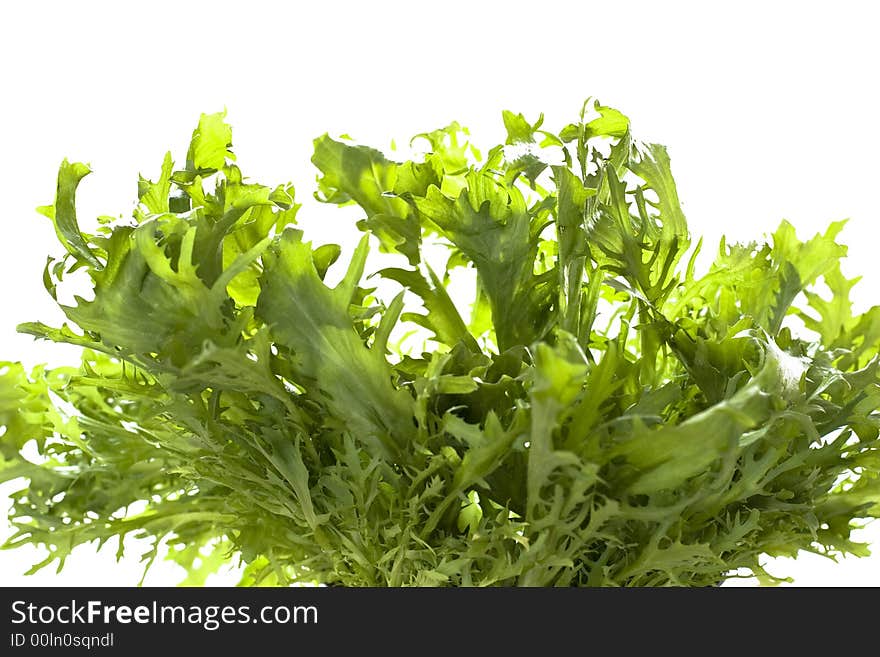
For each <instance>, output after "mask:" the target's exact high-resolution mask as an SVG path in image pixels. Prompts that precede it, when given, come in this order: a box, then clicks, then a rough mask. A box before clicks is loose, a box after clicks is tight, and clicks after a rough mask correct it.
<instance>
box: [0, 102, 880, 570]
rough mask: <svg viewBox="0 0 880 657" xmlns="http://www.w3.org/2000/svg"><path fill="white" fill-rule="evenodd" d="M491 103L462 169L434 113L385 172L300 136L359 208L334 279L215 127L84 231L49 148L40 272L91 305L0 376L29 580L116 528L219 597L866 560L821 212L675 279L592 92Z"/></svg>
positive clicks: (862, 498) (855, 355)
mask: <svg viewBox="0 0 880 657" xmlns="http://www.w3.org/2000/svg"><path fill="white" fill-rule="evenodd" d="M503 118H504V125H505V127H506V130H507V139H506V141H505V143H504V144H501V145H498V146H496V147H494V148H492V149H490V150H488V152H486V154H485V157H482V156H481V155H480V153H479V152H478V151H477V149H476V148H475V147H473V146H472V145H471V144H470V143H469V137H468V133H467V131H465V130H464V129H462V128H461V127H460V126H459V125H458V124H452V125H450V126H449V127H447V128H444V129H441V130H436V131H434V132H429V133H426V134H423V135H419V136H418V138H417V141H416V142H414V143H417V144H421V145H422V146H423V147H424V148H425V150H427V152H426V153H424V154H422V155H420V156H418V157H415V158H414V159H412V160H408V161H392V160H390V159H388V158H386V156H385V155H383V154H382V153H381V152H379V151H377V150H374V149H372V148H367V147H365V146H360V145H354V144H352V143H350V142H349V141H347V140H344V141H339V140H335V139H332V138H330V137H328V136H326V135H325V136H323V137H320V138H318V139H317V140H315V151H314V155H313V157H312V162H313V163H314V164H315V166H316V167H317V168H318V169H319V170H320V176H319V180H318V183H319V192H318V198H319V200H322V201H325V202H327V203H331V204H339V205H343V204H356V205H357V206H359V209H358V214H359V215H360V216H361V217H362V219H361V220H360V221H359V223H358V224H357V226H358V228H359V229H360V230H361V231H363V232H364V233H365V235H364V237H363V239H362V240H361V242H360V244H359V246H358V247H357V249H355V250H354V253H353V255H351V257H350V259H349V262H348V264H347V265H343V266H342V267H343V269H344V270H345V271H344V274H342V272H341V271H339V270H338V267H339V265H336V266H334V263H335V261H336V260H337V259H339V257H340V251H341V249H340V247H338V246H337V245H334V244H325V245H320V246H315V245H313V244H311V243H310V242H309V241H307V240H306V239H305V237H304V235H303V232H302V231H301V230H300V229H298V228H296V215H297V210H298V207H299V206H298V205H297V204H296V203H295V201H294V192H293V188H292V187H291V186H290V185H282V186H278V187H274V188H272V187H266V186H263V185H259V184H255V183H251V182H248V181H247V180H246V179H245V178H243V176H242V173H241V171H240V169H239V167H238V166H237V165H236V164H235V158H234V156H233V154H232V153H231V152H230V150H229V149H230V147H231V130H230V128H229V126H228V125H226V124H225V122H224V117H223V115H221V114H214V115H204V116H202V117H201V120H200V122H199V125H198V128H197V129H196V130H195V132H194V133H193V138H192V143H191V145H190V147H189V151H188V153H187V156H186V165H185V166H184V167H183V168H180V169H175V168H174V164H173V162H172V160H171V156H170V154H169V155H168V156H167V157H166V159H165V161H164V163H163V165H162V169H161V172H160V173H159V176H158V179H157V180H156V181H155V182H153V181H150V180H147V179H143V178H142V179H141V180H140V181H139V184H138V195H139V199H140V200H139V204H138V206H137V209H136V210H135V212H134V217H133V221H130V222H125V221H121V220H108V219H103V220H102V223H101V224H100V226H99V228H98V229H97V231H96V232H95V234H85V233H83V232H82V231H81V229H80V228H79V226H78V224H77V219H76V213H75V203H74V195H75V192H76V189H77V186H78V184H79V183H80V181H81V180H82V178H83V177H84V176H85V175H86V174H88V173H89V169H88V167H86V166H85V165H83V164H78V163H74V164H71V163H68V162H66V161H65V162H64V163H63V164H62V166H61V169H60V171H59V174H58V187H57V196H56V199H55V204H54V205H53V206H49V207H46V208H41V212H42V213H43V214H45V215H46V216H47V217H49V218H50V219H51V220H52V221H53V222H54V225H55V228H56V231H57V235H58V239H59V241H60V242H61V244H62V245H63V246H64V247H65V249H66V253H65V254H64V256H63V257H61V258H59V259H55V260H50V261H49V263H48V265H47V267H46V271H45V277H44V278H45V284H46V287H47V289H48V290H49V292H50V293H51V294H52V295H53V296H54V295H55V294H56V287H57V286H59V285H61V284H62V282H63V279H64V278H65V277H66V276H68V275H69V274H70V272H73V271H79V272H86V273H87V274H88V276H89V277H90V278H91V281H92V283H93V295H92V296H91V298H90V299H88V300H87V299H85V298H82V297H77V298H76V305H72V306H67V305H62V308H63V311H64V313H65V314H66V316H67V318H68V319H69V320H70V324H65V325H64V326H62V327H60V328H52V327H49V326H46V325H44V324H41V323H28V324H23V325H21V327H20V330H22V331H24V332H26V333H29V334H32V335H34V336H37V337H38V338H41V339H46V340H53V341H57V342H65V343H71V344H74V345H79V346H81V347H82V349H83V351H82V363H81V364H80V365H79V366H78V367H60V368H53V369H47V368H45V367H37V368H36V369H35V370H34V371H32V372H30V373H27V372H26V371H25V369H24V368H23V367H22V365H20V364H18V363H14V362H6V363H0V366H2V369H0V375H2V376H0V424H2V431H3V433H2V437H0V481H6V480H11V479H18V478H23V479H20V481H24V482H26V485H24V484H23V487H22V488H21V490H19V491H17V492H15V493H14V494H13V495H12V502H13V507H12V511H11V521H12V523H13V526H14V535H13V536H12V537H11V539H10V540H9V541H8V544H7V547H11V548H14V547H16V546H20V545H26V544H35V545H38V546H42V547H44V548H46V549H47V550H48V557H47V558H46V560H45V561H43V562H42V563H40V564H37V565H36V566H35V567H34V570H36V569H38V568H40V567H43V566H45V565H47V564H50V563H53V562H55V561H57V562H58V565H59V568H60V566H61V565H62V564H63V563H64V560H65V558H66V557H67V556H68V555H69V553H70V551H71V549H72V548H73V547H75V546H77V545H79V544H83V543H88V542H92V541H97V542H98V543H99V544H103V543H104V542H106V541H109V540H110V539H115V538H119V539H122V538H124V537H126V536H127V535H129V534H130V535H133V536H139V537H145V538H148V539H151V541H152V543H151V545H152V550H150V551H149V552H148V553H147V554H145V555H144V556H143V558H144V560H145V562H146V564H147V567H148V566H149V564H150V563H152V562H153V560H154V559H155V558H156V556H157V555H161V554H164V553H165V548H166V547H167V556H168V558H170V559H173V560H175V561H176V562H178V563H179V564H181V565H182V566H184V567H185V568H186V569H187V571H188V573H189V576H188V579H187V580H186V581H187V582H188V583H194V584H198V583H203V582H204V581H205V577H206V576H207V575H208V574H210V573H211V572H213V571H214V570H216V569H217V568H218V567H219V566H220V565H222V564H224V563H226V562H228V561H236V560H237V561H239V562H240V563H242V564H244V565H245V568H244V571H243V572H244V575H243V579H242V583H243V584H288V583H291V582H295V581H307V582H324V583H328V584H339V585H346V586H360V585H370V586H376V585H378V586H385V585H387V586H405V585H417V586H423V585H451V586H470V585H479V586H483V585H541V586H544V585H552V586H594V585H624V586H643V585H684V586H704V585H710V584H716V583H718V582H719V581H722V580H723V579H725V577H729V576H732V575H735V574H738V575H746V574H754V575H757V576H759V577H761V578H762V579H763V580H764V581H774V579H775V578H774V577H773V576H772V575H770V574H769V573H767V572H766V571H765V570H764V568H763V567H762V565H761V558H762V555H765V554H766V555H795V554H797V553H798V552H799V551H800V550H808V551H811V552H816V553H819V554H824V555H828V556H831V557H834V556H835V555H839V554H844V553H854V554H858V555H864V554H867V549H866V546H865V545H863V544H859V543H857V542H855V541H853V540H852V539H851V532H852V530H853V529H854V528H855V527H856V526H857V525H856V521H857V519H859V518H868V517H873V516H877V515H880V479H878V472H880V451H878V446H880V442H878V427H880V416H878V413H877V409H878V407H880V386H878V382H880V380H878V344H880V308H878V307H874V308H872V309H870V310H869V311H868V312H867V313H865V314H862V315H854V314H853V311H852V306H851V303H850V301H849V292H850V289H851V288H852V286H853V284H854V283H855V282H856V281H855V280H854V279H847V278H845V277H844V276H843V275H842V273H841V269H840V261H841V258H842V257H843V256H844V255H845V252H846V249H845V247H844V246H842V245H840V244H839V243H838V242H837V241H836V236H837V234H838V231H839V230H840V229H841V226H842V224H840V223H835V224H833V225H832V226H831V227H830V228H829V229H828V231H827V232H826V233H825V234H824V235H817V236H815V237H813V238H812V239H811V240H809V241H806V242H802V241H799V240H798V238H797V237H796V235H795V231H794V229H793V227H792V226H791V225H790V224H788V223H783V224H782V225H781V226H780V227H779V229H778V230H777V231H776V232H775V233H773V234H772V239H770V240H768V243H763V242H755V243H750V244H744V245H729V244H726V243H724V242H722V244H721V246H720V249H719V251H718V254H717V257H716V259H715V262H714V264H713V265H711V267H710V268H709V269H708V272H707V273H705V274H703V275H698V274H697V273H696V272H695V269H696V267H695V262H696V254H697V252H698V251H699V245H697V246H696V247H695V248H691V238H690V236H689V233H688V229H687V224H686V222H685V217H684V215H683V213H682V210H681V206H680V203H679V199H678V196H677V192H676V187H675V184H674V182H673V178H672V175H671V173H670V165H669V157H668V155H667V152H666V150H665V149H664V147H662V146H660V145H657V144H642V143H638V142H635V141H633V140H632V139H631V136H630V126H629V121H628V120H627V118H626V117H625V116H624V115H623V114H621V113H620V112H618V111H617V110H614V109H612V108H609V107H605V106H601V105H599V104H598V103H595V102H588V103H587V104H585V106H584V108H583V111H582V112H581V115H580V118H579V120H578V121H576V122H575V123H572V124H570V125H567V126H565V127H564V128H562V130H561V131H560V132H558V133H551V132H548V131H545V130H543V129H542V127H541V125H542V120H541V119H539V120H538V121H537V122H536V123H529V122H528V121H527V120H526V119H525V118H524V117H523V116H522V115H518V114H513V113H510V112H504V114H503ZM342 214H343V215H344V214H345V213H344V212H342ZM340 228H342V226H340ZM441 246H442V247H445V248H440V247H441ZM377 252H380V253H377ZM438 253H441V254H443V257H442V259H440V260H439V261H438V256H437V254H438ZM368 259H369V260H371V262H373V261H375V260H382V262H383V263H385V264H388V266H384V265H383V267H381V268H379V270H378V271H374V272H373V274H372V276H371V277H366V278H365V276H364V270H365V265H366V262H367V260H368ZM429 260H433V265H434V266H433V267H432V266H431V263H429ZM389 263H390V264H389ZM328 271H329V273H328ZM469 273H470V277H469V276H468V274H469ZM334 276H335V278H334ZM330 280H338V283H336V284H335V285H330V284H329V283H328V281H330ZM455 280H458V281H459V282H460V281H465V282H467V281H472V282H473V289H472V294H471V296H470V298H463V296H462V295H455V296H456V297H457V298H453V296H454V295H452V294H451V293H450V291H449V286H450V281H453V282H454V281H455ZM66 283H70V281H66ZM823 283H824V285H825V286H827V288H828V289H830V296H828V292H827V290H826V291H825V292H824V293H823V292H821V290H819V289H817V287H816V286H817V284H819V285H821V284H823ZM380 290H384V291H386V292H387V291H389V290H390V293H387V294H385V295H384V297H383V294H382V293H380ZM394 293H397V294H396V296H394V295H393V294H394ZM385 297H387V298H385ZM797 327H800V334H801V335H802V336H806V337H798V336H797V335H796V334H795V330H794V329H796V328H797ZM413 331H415V332H413ZM419 336H421V338H420V337H419ZM405 345H409V348H405ZM413 345H415V346H413ZM26 455H27V456H26ZM119 544H120V546H123V545H124V543H123V541H122V540H120V541H119ZM122 549H123V548H122V547H120V551H121V550H122Z"/></svg>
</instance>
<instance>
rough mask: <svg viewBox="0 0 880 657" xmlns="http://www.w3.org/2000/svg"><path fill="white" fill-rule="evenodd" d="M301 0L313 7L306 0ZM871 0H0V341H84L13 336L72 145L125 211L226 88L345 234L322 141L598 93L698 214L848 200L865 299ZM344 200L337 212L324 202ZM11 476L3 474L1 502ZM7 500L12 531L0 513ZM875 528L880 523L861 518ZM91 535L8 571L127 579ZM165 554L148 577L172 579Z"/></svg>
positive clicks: (97, 206) (484, 119) (490, 117)
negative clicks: (328, 185) (46, 213)
mask: <svg viewBox="0 0 880 657" xmlns="http://www.w3.org/2000/svg"><path fill="white" fill-rule="evenodd" d="M297 4H301V5H302V6H301V7H297V6H295V5H297ZM874 7H875V3H871V2H863V3H860V2H846V1H842V0H838V1H837V2H834V3H827V2H825V3H810V2H770V1H769V0H764V2H744V1H741V0H740V1H738V2H735V3H729V5H728V6H727V7H722V6H721V3H708V2H693V3H685V2H668V1H666V2H621V1H616V2H608V1H605V2H592V1H589V0H581V1H579V2H575V1H569V2H556V1H553V0H541V1H540V2H513V1H508V2H479V1H477V0H469V1H467V2H460V1H458V0H454V1H453V0H444V1H443V2H431V3H422V2H414V1H413V2H401V3H398V2H381V1H378V2H357V3H342V2H328V1H325V2H320V3H293V2H259V1H256V0H248V1H247V2H245V1H241V2H236V3H226V2H182V1H178V2H164V1H157V0H151V1H150V2H138V3H127V2H115V3H98V2H85V1H82V2H75V3H73V2H63V3H62V2H58V3H54V2H51V3H50V2H39V1H31V2H15V3H13V2H8V3H3V4H2V9H0V131H2V132H0V135H2V141H0V148H2V151H0V192H2V195H0V199H2V204H0V285H2V288H0V308H2V310H0V359H11V360H22V361H24V362H25V363H26V364H28V365H33V364H36V363H38V362H46V361H48V362H49V363H54V364H60V363H65V362H75V360H72V359H75V351H74V350H70V349H65V348H62V347H57V346H52V345H47V344H42V343H39V344H37V343H34V342H33V341H32V340H31V339H30V338H29V337H27V336H22V335H17V334H16V333H15V325H16V324H17V323H19V322H21V321H27V320H42V321H45V322H47V323H50V324H53V323H58V322H59V321H60V315H59V312H58V311H57V310H55V309H54V307H53V305H52V302H51V299H49V297H48V295H47V294H46V293H45V291H44V290H43V287H42V283H41V273H42V267H43V264H44V262H45V258H46V255H47V253H48V252H49V251H52V252H53V253H57V252H58V248H59V247H58V245H57V244H56V242H55V239H54V235H53V231H52V229H51V225H50V223H49V222H48V221H47V220H45V219H43V218H42V217H39V216H38V215H36V213H35V212H34V210H33V208H34V207H35V206H37V205H42V204H47V203H51V202H52V200H53V194H54V180H55V175H56V170H57V166H58V163H59V162H60V161H61V159H62V158H63V157H68V158H70V159H71V160H81V161H85V162H89V163H90V164H91V165H92V166H93V168H94V171H95V173H94V174H92V175H91V176H89V178H87V179H86V180H85V181H84V182H83V184H82V186H81V193H80V195H79V213H80V216H81V217H82V218H83V219H84V220H85V222H86V223H88V219H89V218H91V217H94V216H96V215H98V214H108V215H120V214H128V213H129V212H130V211H131V208H132V207H133V201H134V199H135V198H136V184H135V183H136V179H137V174H138V172H143V173H144V174H145V175H146V176H147V177H155V175H156V174H157V172H158V169H159V165H160V163H161V160H162V156H163V154H164V152H165V150H167V149H169V148H170V149H171V150H172V152H173V153H174V154H175V157H176V158H178V160H180V159H182V158H183V156H184V154H185V149H186V146H187V144H188V139H189V135H190V132H191V130H192V128H193V127H194V125H195V122H196V121H197V119H198V116H199V113H200V112H213V111H218V110H221V109H223V108H224V107H226V108H227V109H228V112H229V114H228V120H229V121H230V122H231V123H232V124H233V128H234V131H235V133H234V140H235V150H236V153H237V154H238V160H239V163H240V164H241V165H242V168H243V170H244V172H245V174H246V175H249V176H251V177H253V178H254V179H256V180H259V181H260V182H264V183H267V184H268V183H275V182H285V181H293V182H294V183H295V184H296V185H297V189H298V191H299V200H300V201H304V202H306V206H305V207H304V209H303V211H302V212H301V215H300V216H303V217H305V218H306V220H307V221H308V218H309V217H310V216H311V217H312V221H310V222H308V224H307V225H308V228H307V230H309V231H311V235H312V236H313V237H314V238H316V240H317V241H324V240H334V241H339V239H340V238H339V234H338V233H339V231H342V232H344V231H346V230H350V227H349V226H339V225H338V224H336V225H328V224H326V223H324V221H325V219H327V217H328V215H327V214H326V213H324V214H322V213H321V210H320V209H316V208H315V207H314V206H315V204H314V203H309V202H308V201H309V197H310V196H311V193H312V192H313V191H314V178H315V172H314V170H313V169H312V168H311V165H310V164H309V157H310V155H311V140H312V139H313V138H314V137H316V136H318V135H320V134H322V133H323V132H330V133H331V134H333V135H338V134H340V133H349V134H351V135H352V136H354V137H355V138H356V139H358V140H359V141H362V142H366V143H370V144H372V145H376V146H379V147H383V146H386V145H387V144H388V143H389V142H390V140H391V139H392V138H396V139H397V140H398V141H399V142H405V141H406V140H407V139H408V137H410V136H411V135H412V134H415V133H417V132H421V131H424V130H429V129H433V128H436V127H440V126H442V125H445V124H447V123H448V122H450V121H451V120H458V121H460V122H461V123H462V124H464V125H466V126H469V127H470V129H471V132H472V134H473V135H474V138H475V141H476V142H477V143H478V144H484V145H485V144H493V143H497V141H495V140H499V139H501V138H502V137H503V129H502V126H501V121H500V112H501V110H502V109H511V110H514V111H518V112H524V113H525V114H526V116H527V117H536V116H537V114H538V113H539V112H542V111H543V112H544V113H545V114H546V115H547V121H546V124H545V125H546V126H547V127H548V128H550V129H558V128H560V127H561V126H562V125H564V124H565V123H567V122H569V121H571V120H573V119H574V118H575V117H576V114H577V112H578V110H579V108H580V104H581V102H582V101H583V99H584V98H585V97H587V96H595V97H598V98H599V99H600V100H601V101H602V102H603V103H605V104H609V105H612V106H614V107H617V108H619V109H621V110H622V111H623V112H625V113H626V114H628V115H629V116H630V117H631V119H632V121H633V127H634V132H635V135H636V137H638V138H641V139H644V140H650V141H659V142H661V143H664V144H667V145H668V147H669V152H670V154H671V156H672V162H673V170H674V172H675V175H676V179H677V181H678V185H679V192H680V196H681V198H682V200H683V203H684V208H685V212H686V214H687V216H688V219H689V221H690V223H691V229H692V232H693V233H694V234H695V235H699V234H703V235H705V236H706V238H707V243H708V244H712V243H713V242H714V243H716V244H717V239H718V237H719V236H720V235H721V234H722V233H725V234H727V235H728V237H730V238H733V239H752V238H755V237H759V236H760V235H761V234H762V233H764V232H765V231H768V230H772V229H773V228H774V227H775V226H776V225H777V224H778V222H779V220H780V219H782V218H788V219H789V220H791V221H792V222H793V223H794V224H795V225H796V226H797V227H798V231H799V235H800V236H802V237H805V236H808V235H811V234H812V233H814V232H816V231H818V230H824V228H825V227H826V226H827V224H828V223H829V222H830V221H832V220H837V219H841V218H847V217H848V218H849V219H850V222H849V224H848V226H847V228H846V230H845V232H844V235H843V238H844V240H845V241H847V242H848V243H849V245H850V258H849V260H848V264H847V267H846V272H847V273H849V274H850V275H852V274H855V273H858V274H861V275H862V276H863V277H864V281H863V283H862V284H861V285H860V286H859V287H861V288H862V290H861V296H860V297H859V301H860V303H861V304H862V305H864V306H867V305H873V304H874V303H876V297H877V294H876V290H877V289H878V284H880V262H878V258H877V255H876V253H875V251H876V244H877V238H878V237H880V229H878V220H880V208H878V206H877V199H876V196H877V185H878V179H880V158H878V150H880V149H878V147H880V123H878V117H880V95H878V91H877V80H878V76H877V67H878V64H880V39H878V37H877V33H876V32H877V25H878V18H880V15H878V10H877V9H875V8H874ZM329 216H332V215H329ZM10 490H11V489H10V488H9V486H8V485H7V486H6V487H5V488H4V487H0V505H2V506H3V508H4V510H5V507H6V506H7V504H6V502H7V499H8V498H7V495H8V492H9V491H10ZM4 522H5V520H4V519H2V518H0V538H2V536H3V535H5V533H6V531H7V529H6V526H5V524H4ZM865 535H866V536H867V538H868V539H869V540H874V541H876V542H877V544H878V545H880V531H878V528H876V527H875V528H873V529H870V530H868V531H867V532H865ZM112 549H113V547H112V546H111V547H108V548H107V549H106V552H105V553H103V554H101V555H98V556H95V554H94V549H90V548H88V547H86V548H84V549H81V550H79V551H77V552H76V553H75V557H74V558H72V559H71V560H70V561H69V562H68V564H67V566H66V568H65V570H64V571H63V572H62V573H61V574H60V575H56V574H55V573H54V572H52V571H51V569H50V570H47V571H44V572H42V573H41V574H39V575H37V576H33V577H23V576H22V574H21V573H23V572H24V570H25V569H26V567H27V566H28V565H29V564H30V563H33V562H34V561H36V560H37V559H36V552H34V551H25V550H14V551H8V552H0V584H6V585H13V584H25V585H27V584H42V585H47V584H59V585H60V584H83V583H85V584H96V585H97V584H106V585H113V584H120V585H129V584H132V583H134V582H136V581H137V579H138V577H139V568H138V566H137V559H136V558H132V559H130V560H125V561H123V562H121V563H119V564H115V563H114V562H113V560H112V559H111V558H110V557H111V553H110V551H111V550H112ZM773 570H774V572H777V573H781V574H789V575H793V576H794V577H795V578H796V580H797V584H799V585H824V584H845V585H860V584H871V585H878V584H880V554H878V555H877V556H875V557H871V558H867V559H861V560H856V559H852V560H846V561H845V562H843V563H842V564H838V565H835V564H833V563H831V562H828V561H827V560H824V559H820V558H808V557H803V558H800V559H798V560H797V561H796V562H792V561H790V560H785V561H783V562H779V563H776V564H775V565H774V567H773ZM176 577H177V573H176V572H174V571H173V569H172V568H171V567H170V566H169V567H167V568H158V569H156V571H155V572H154V573H153V574H152V575H151V576H150V577H149V578H148V579H147V583H148V584H166V583H175V581H176V579H175V578H176Z"/></svg>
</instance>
